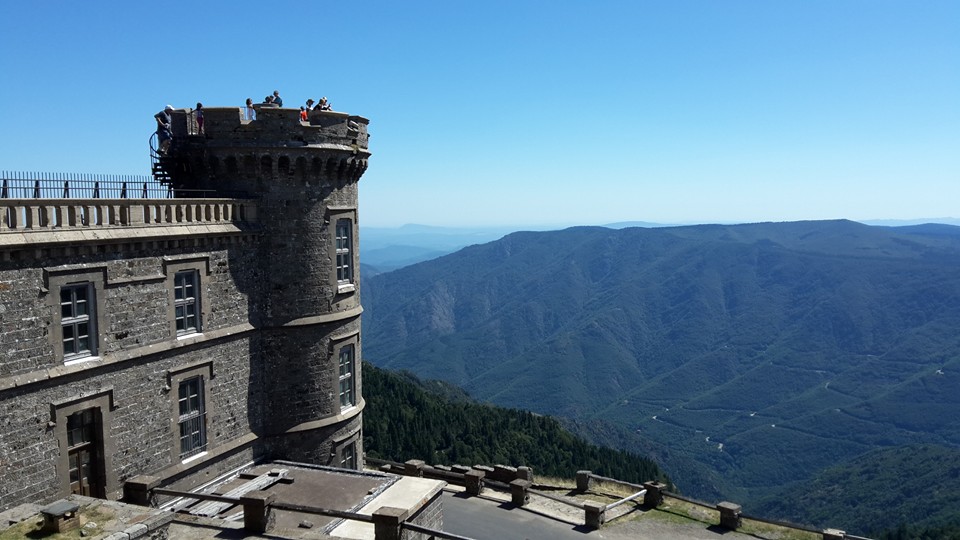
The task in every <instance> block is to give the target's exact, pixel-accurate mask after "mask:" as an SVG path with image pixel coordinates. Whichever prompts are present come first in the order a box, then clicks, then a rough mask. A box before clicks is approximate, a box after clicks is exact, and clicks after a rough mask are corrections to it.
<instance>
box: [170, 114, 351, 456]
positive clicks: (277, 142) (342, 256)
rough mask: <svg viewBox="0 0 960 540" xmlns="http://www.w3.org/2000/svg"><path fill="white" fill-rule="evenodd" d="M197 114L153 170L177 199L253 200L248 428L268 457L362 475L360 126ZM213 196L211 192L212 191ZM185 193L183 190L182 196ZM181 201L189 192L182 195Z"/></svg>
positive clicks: (327, 119)
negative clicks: (254, 406)
mask: <svg viewBox="0 0 960 540" xmlns="http://www.w3.org/2000/svg"><path fill="white" fill-rule="evenodd" d="M299 114H300V111H299V110H297V109H280V108H268V107H263V108H260V109H259V110H258V111H257V117H256V119H255V120H247V119H244V114H243V111H242V109H238V108H204V132H203V133H197V129H196V126H195V123H194V122H193V121H192V115H191V113H189V112H182V111H177V114H175V115H174V125H173V128H174V129H173V131H174V141H173V144H172V146H171V148H170V150H169V154H168V156H165V157H161V158H160V168H161V169H163V171H164V172H165V173H166V174H167V175H169V179H170V183H171V184H172V186H173V187H174V188H176V189H177V190H178V193H179V192H180V191H181V190H203V191H205V192H206V193H204V194H201V195H202V196H211V195H212V196H216V197H220V196H222V197H229V198H236V197H252V198H256V199H258V202H257V205H256V207H257V216H256V221H257V222H258V223H259V225H260V226H261V227H262V231H261V237H260V238H261V241H260V243H259V247H258V250H259V253H258V259H259V261H260V263H259V264H258V265H257V266H256V267H255V268H249V269H236V268H232V269H231V271H233V272H238V271H249V272H253V273H256V279H255V280H254V281H255V282H257V283H258V284H259V285H258V287H257V288H256V290H251V291H249V296H248V298H249V302H250V304H251V305H250V308H251V309H250V312H251V313H252V314H253V315H251V321H250V323H251V324H252V325H253V326H254V327H255V328H257V329H258V330H259V332H258V336H259V340H255V341H256V343H257V344H256V345H255V346H254V347H253V348H255V349H257V350H252V351H251V362H257V363H258V365H256V366H251V373H252V375H251V381H250V384H251V388H250V392H251V393H253V394H256V393H258V392H259V399H258V400H253V401H255V402H256V403H259V408H260V409H261V410H251V411H250V415H251V425H256V426H259V428H258V429H259V432H258V433H256V435H257V436H258V441H260V442H261V444H260V445H259V447H260V448H261V450H262V452H263V453H264V454H263V455H264V457H269V458H274V459H288V460H293V461H305V462H311V463H319V464H323V465H328V464H329V465H336V466H345V467H351V468H358V467H360V466H361V465H362V464H361V459H360V456H362V436H361V427H362V423H361V411H362V410H363V404H364V402H363V398H362V393H361V381H360V361H361V340H360V313H361V311H362V308H361V306H360V279H359V278H360V275H359V255H358V253H359V249H358V248H359V235H358V232H359V214H358V208H357V182H358V181H359V179H360V177H361V176H362V175H363V173H364V171H365V170H366V168H367V159H368V157H369V156H370V152H369V151H368V145H367V140H368V135H367V125H368V121H367V119H365V118H362V117H359V116H351V115H348V114H345V113H340V112H333V111H314V112H312V113H311V115H310V118H309V121H301V120H300V116H299ZM211 191H212V192H214V193H210V192H211ZM184 192H185V193H189V191H184ZM188 196H189V195H188Z"/></svg>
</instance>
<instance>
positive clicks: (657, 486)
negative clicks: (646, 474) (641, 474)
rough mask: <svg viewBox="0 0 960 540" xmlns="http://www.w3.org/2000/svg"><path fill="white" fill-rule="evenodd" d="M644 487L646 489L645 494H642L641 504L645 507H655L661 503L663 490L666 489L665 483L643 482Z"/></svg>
mask: <svg viewBox="0 0 960 540" xmlns="http://www.w3.org/2000/svg"><path fill="white" fill-rule="evenodd" d="M643 487H644V489H646V490H647V493H646V495H644V496H643V505H644V506H646V507H647V508H656V507H657V506H660V505H661V504H663V492H664V491H665V490H666V489H667V485H666V484H664V483H661V482H656V481H654V482H644V483H643Z"/></svg>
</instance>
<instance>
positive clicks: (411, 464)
mask: <svg viewBox="0 0 960 540" xmlns="http://www.w3.org/2000/svg"><path fill="white" fill-rule="evenodd" d="M424 465H426V463H424V462H423V461H421V460H419V459H411V460H410V461H407V462H406V463H404V464H403V475H404V476H416V477H417V478H423V466H424Z"/></svg>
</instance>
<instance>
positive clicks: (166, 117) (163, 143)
mask: <svg viewBox="0 0 960 540" xmlns="http://www.w3.org/2000/svg"><path fill="white" fill-rule="evenodd" d="M171 112H173V105H167V106H166V107H164V108H163V110H162V111H160V112H158V113H157V114H155V115H153V117H154V118H155V119H156V120H157V145H158V148H157V150H159V151H160V153H161V154H164V155H166V153H167V149H168V148H170V139H171V138H173V134H172V133H171V132H170V122H171V119H170V113H171Z"/></svg>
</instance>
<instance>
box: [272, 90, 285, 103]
mask: <svg viewBox="0 0 960 540" xmlns="http://www.w3.org/2000/svg"><path fill="white" fill-rule="evenodd" d="M273 102H274V103H276V104H277V107H283V98H281V97H280V91H279V90H274V91H273Z"/></svg>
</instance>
